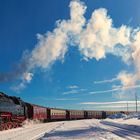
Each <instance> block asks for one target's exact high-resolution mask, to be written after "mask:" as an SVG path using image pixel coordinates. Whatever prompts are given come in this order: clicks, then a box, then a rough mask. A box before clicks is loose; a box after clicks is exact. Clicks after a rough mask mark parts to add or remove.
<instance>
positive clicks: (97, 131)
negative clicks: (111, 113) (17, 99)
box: [0, 118, 140, 140]
mask: <svg viewBox="0 0 140 140" xmlns="http://www.w3.org/2000/svg"><path fill="white" fill-rule="evenodd" d="M0 140H140V119H137V118H131V119H123V118H120V119H105V120H97V119H85V120H73V121H61V122H49V123H37V124H34V123H32V122H29V123H26V125H24V126H23V127H21V128H16V129H12V130H6V131H2V132H0Z"/></svg>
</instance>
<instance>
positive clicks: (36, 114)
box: [26, 103, 48, 121]
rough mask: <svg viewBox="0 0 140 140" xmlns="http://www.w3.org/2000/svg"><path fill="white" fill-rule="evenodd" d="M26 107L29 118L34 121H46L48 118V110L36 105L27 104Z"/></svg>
mask: <svg viewBox="0 0 140 140" xmlns="http://www.w3.org/2000/svg"><path fill="white" fill-rule="evenodd" d="M26 106H27V108H28V113H27V115H28V118H29V119H32V120H40V121H46V120H47V118H48V115H47V108H46V107H42V106H38V105H34V104H29V103H26Z"/></svg>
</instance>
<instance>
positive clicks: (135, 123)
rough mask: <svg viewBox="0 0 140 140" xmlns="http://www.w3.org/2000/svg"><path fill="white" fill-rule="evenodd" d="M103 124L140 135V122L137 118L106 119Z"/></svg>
mask: <svg viewBox="0 0 140 140" xmlns="http://www.w3.org/2000/svg"><path fill="white" fill-rule="evenodd" d="M101 123H102V124H106V125H113V126H117V127H120V128H124V129H129V130H133V131H135V132H138V133H140V120H138V119H137V118H132V119H123V118H121V119H106V120H104V121H101Z"/></svg>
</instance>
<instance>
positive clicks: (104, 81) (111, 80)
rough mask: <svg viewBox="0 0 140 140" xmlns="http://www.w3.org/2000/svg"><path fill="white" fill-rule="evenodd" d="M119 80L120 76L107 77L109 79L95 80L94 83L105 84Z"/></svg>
mask: <svg viewBox="0 0 140 140" xmlns="http://www.w3.org/2000/svg"><path fill="white" fill-rule="evenodd" d="M117 80H119V79H118V78H112V79H107V80H102V81H94V84H104V83H112V82H115V81H117Z"/></svg>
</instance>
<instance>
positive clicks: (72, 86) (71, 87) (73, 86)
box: [68, 85, 79, 89]
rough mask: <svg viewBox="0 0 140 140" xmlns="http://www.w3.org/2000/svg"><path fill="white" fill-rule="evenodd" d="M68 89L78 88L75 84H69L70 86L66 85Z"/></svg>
mask: <svg viewBox="0 0 140 140" xmlns="http://www.w3.org/2000/svg"><path fill="white" fill-rule="evenodd" d="M68 88H69V89H77V88H79V87H78V86H77V85H71V86H68Z"/></svg>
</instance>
